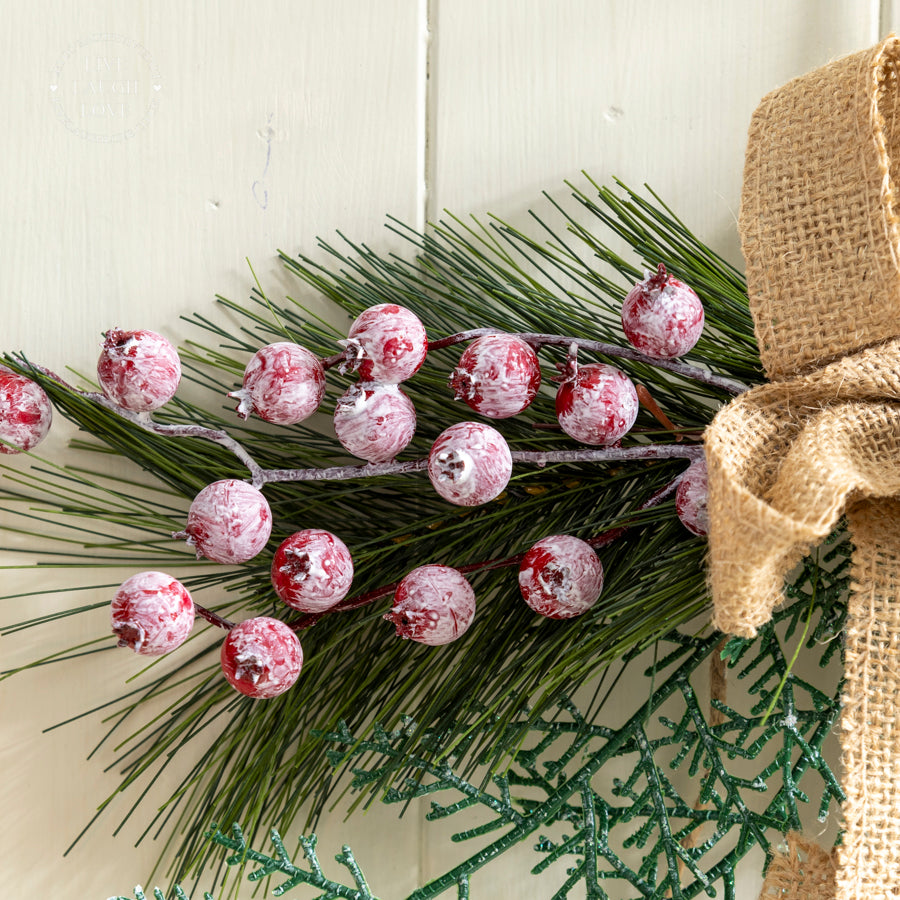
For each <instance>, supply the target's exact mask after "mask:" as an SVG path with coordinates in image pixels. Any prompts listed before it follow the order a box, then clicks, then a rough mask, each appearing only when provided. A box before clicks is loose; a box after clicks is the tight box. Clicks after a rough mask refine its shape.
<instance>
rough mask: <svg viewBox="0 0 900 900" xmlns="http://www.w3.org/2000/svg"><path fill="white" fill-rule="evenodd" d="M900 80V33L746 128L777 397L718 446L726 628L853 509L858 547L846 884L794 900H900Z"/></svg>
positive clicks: (719, 588) (752, 404)
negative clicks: (899, 166)
mask: <svg viewBox="0 0 900 900" xmlns="http://www.w3.org/2000/svg"><path fill="white" fill-rule="evenodd" d="M898 66H900V41H898V40H897V38H895V37H894V36H891V37H889V38H888V39H887V40H885V41H884V42H882V43H881V44H879V45H878V46H877V47H874V48H872V49H871V50H867V51H865V52H863V53H858V54H855V55H853V56H849V57H846V58H844V59H841V60H838V61H837V62H834V63H831V64H829V65H827V66H825V67H823V68H821V69H818V70H816V71H814V72H812V73H810V74H808V75H805V76H804V77H802V78H799V79H796V80H794V81H792V82H790V83H789V84H787V85H785V86H784V87H783V88H780V89H779V90H777V91H774V92H773V93H771V94H769V95H768V96H767V97H765V98H764V100H763V101H762V103H761V104H760V106H759V108H758V109H757V111H756V113H755V115H754V117H753V120H752V123H751V127H750V134H749V143H748V150H747V159H746V167H745V170H744V188H743V195H742V201H741V216H740V229H741V237H742V242H743V251H744V256H745V259H746V263H747V282H748V289H749V294H750V305H751V310H752V312H753V316H754V322H755V327H756V334H757V338H758V340H759V346H760V357H761V359H762V362H763V365H764V367H765V369H766V372H767V374H768V376H769V378H770V383H768V384H765V385H762V386H760V387H757V388H754V389H753V390H750V391H748V392H747V393H746V394H743V395H741V396H740V397H738V398H737V399H736V400H735V401H733V402H732V403H731V404H730V405H729V406H727V407H726V408H725V409H724V410H722V411H721V412H720V413H719V414H718V415H717V416H716V418H715V420H714V422H713V424H712V425H711V426H710V428H709V429H708V432H707V435H706V452H707V460H708V464H709V471H710V533H709V545H710V586H711V590H712V596H713V602H714V607H715V613H714V623H715V625H716V626H717V627H719V628H721V629H722V630H723V631H726V632H731V633H734V634H739V635H753V634H755V632H756V629H757V627H758V626H759V625H760V624H762V623H763V622H765V621H766V620H767V619H768V618H769V617H770V615H771V612H772V609H773V607H774V606H775V604H777V603H778V602H779V601H780V600H781V599H782V590H783V584H784V578H785V575H786V574H787V573H788V572H789V570H790V569H791V568H792V567H793V566H794V565H795V564H796V563H797V562H798V561H799V560H800V559H801V558H802V556H803V555H804V554H806V553H807V552H809V550H810V549H811V548H812V547H813V546H815V545H816V544H817V543H818V542H819V541H821V540H822V539H823V538H824V537H825V536H826V535H828V533H829V532H830V531H831V530H832V529H833V528H834V526H835V525H836V524H837V522H838V520H839V519H840V517H841V516H842V515H843V514H845V513H846V515H847V516H848V519H849V522H850V528H851V530H852V539H853V543H854V546H855V548H856V549H855V552H854V555H853V576H852V594H851V597H850V600H849V618H848V621H847V627H846V633H845V641H846V686H845V689H844V696H843V714H842V720H841V744H842V755H843V765H844V777H843V787H844V790H845V792H846V794H847V800H846V803H845V805H844V807H843V818H844V828H845V831H844V837H843V843H842V846H840V847H839V848H838V850H837V852H836V871H835V872H834V874H833V876H830V877H829V878H828V879H824V880H823V879H822V877H821V871H820V872H818V873H813V872H811V871H809V870H807V872H806V874H805V875H804V874H800V875H798V876H797V880H796V883H790V884H789V883H787V882H784V883H782V882H779V883H778V890H779V891H782V890H784V891H786V892H787V893H786V894H785V893H780V894H779V896H790V897H810V898H811V897H823V898H824V897H835V896H836V897H838V898H840V900H876V898H888V897H892V898H897V897H900V693H898V691H900V402H898V401H900V337H898V335H900V263H898V256H900V227H898V226H900V219H898V202H900V198H898V197H897V195H896V188H895V176H896V172H895V171H893V166H894V160H895V159H897V160H900V89H898ZM801 868H802V866H801ZM832 879H833V880H832ZM826 881H828V882H831V883H830V885H829V884H826ZM814 882H815V883H814Z"/></svg>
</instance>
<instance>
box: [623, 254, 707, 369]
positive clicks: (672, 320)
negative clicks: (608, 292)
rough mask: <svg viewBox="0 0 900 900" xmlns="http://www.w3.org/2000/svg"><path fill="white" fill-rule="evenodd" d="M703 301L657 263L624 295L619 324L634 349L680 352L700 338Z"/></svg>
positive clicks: (659, 355)
mask: <svg viewBox="0 0 900 900" xmlns="http://www.w3.org/2000/svg"><path fill="white" fill-rule="evenodd" d="M703 322H704V315H703V304H702V303H701V302H700V298H699V297H698V296H697V295H696V294H695V293H694V292H693V291H692V290H691V289H690V288H689V287H688V286H687V285H686V284H684V282H682V281H679V280H678V279H677V278H673V277H672V276H671V275H667V274H666V267H665V266H664V265H662V263H660V265H659V270H658V271H657V273H656V275H650V274H649V273H648V274H647V276H646V277H645V278H644V280H643V281H639V282H638V283H637V284H636V285H635V286H634V287H633V288H632V289H631V290H630V291H629V292H628V295H627V296H626V297H625V301H624V303H623V304H622V328H623V329H624V331H625V337H627V338H628V340H629V342H630V343H631V344H632V346H633V347H634V348H635V349H636V350H640V351H641V353H643V354H645V355H646V356H650V357H653V358H654V359H674V358H675V357H677V356H683V355H684V354H685V353H687V352H688V351H689V350H690V349H691V348H692V347H693V346H694V344H696V343H697V341H698V340H700V335H701V333H702V332H703Z"/></svg>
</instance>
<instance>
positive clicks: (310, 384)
mask: <svg viewBox="0 0 900 900" xmlns="http://www.w3.org/2000/svg"><path fill="white" fill-rule="evenodd" d="M228 396H229V397H234V398H235V399H236V400H240V403H238V406H237V414H238V416H240V418H242V419H246V418H247V417H248V416H249V415H250V413H251V412H255V413H256V414H257V415H258V416H259V417H260V418H261V419H265V420H266V421H267V422H273V423H274V424H276V425H296V424H297V422H302V421H303V420H304V419H305V418H307V417H308V416H311V415H312V414H313V413H314V412H315V411H316V409H318V407H319V404H320V403H321V402H322V398H323V397H324V396H325V370H324V369H323V368H322V363H321V361H320V360H319V358H318V357H317V356H316V355H315V354H313V353H310V352H309V350H307V349H305V348H304V347H301V346H300V345H299V344H291V343H288V342H287V341H280V342H278V343H275V344H268V345H267V346H265V347H261V348H260V349H259V350H257V351H256V353H254V354H253V357H252V358H251V360H250V362H249V363H248V364H247V368H246V369H245V370H244V381H243V385H242V387H241V389H240V390H239V391H232V392H231V393H230V394H228Z"/></svg>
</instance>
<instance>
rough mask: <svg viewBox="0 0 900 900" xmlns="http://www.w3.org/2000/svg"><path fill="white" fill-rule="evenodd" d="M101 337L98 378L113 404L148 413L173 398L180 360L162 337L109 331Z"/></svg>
mask: <svg viewBox="0 0 900 900" xmlns="http://www.w3.org/2000/svg"><path fill="white" fill-rule="evenodd" d="M104 338H105V340H104V342H103V351H102V352H101V354H100V359H99V360H98V362H97V378H98V379H99V380H100V387H101V388H102V389H103V393H104V394H106V396H107V397H109V399H110V400H112V402H113V403H115V404H116V405H117V406H121V407H122V408H123V409H128V410H131V411H132V412H149V411H150V410H153V409H159V407H160V406H162V405H163V404H164V403H168V402H169V400H171V399H172V397H174V396H175V391H176V390H177V389H178V382H179V380H180V379H181V361H180V360H179V359H178V353H177V352H176V350H175V348H174V347H173V346H172V345H171V344H170V343H169V342H168V341H167V340H166V339H165V338H164V337H163V336H162V335H161V334H157V333H156V332H155V331H120V330H119V329H118V328H111V329H110V330H109V331H107V332H106V333H105V335H104Z"/></svg>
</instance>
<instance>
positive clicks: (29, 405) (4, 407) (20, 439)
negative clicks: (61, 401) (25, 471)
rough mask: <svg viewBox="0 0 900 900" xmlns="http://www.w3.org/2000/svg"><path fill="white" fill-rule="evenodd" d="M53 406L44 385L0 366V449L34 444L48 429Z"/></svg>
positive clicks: (20, 448) (8, 450)
mask: <svg viewBox="0 0 900 900" xmlns="http://www.w3.org/2000/svg"><path fill="white" fill-rule="evenodd" d="M52 420H53V407H52V406H51V404H50V398H49V397H48V396H47V394H46V393H45V392H44V389H43V388H42V387H41V386H40V385H39V384H37V383H36V382H34V381H32V380H31V379H30V378H25V377H24V376H23V375H17V374H16V373H15V372H11V371H10V370H9V369H7V368H5V367H3V366H0V453H21V452H22V451H24V450H31V449H32V448H33V447H36V446H37V445H38V444H39V443H40V442H41V441H42V440H43V439H44V438H45V437H46V436H47V432H48V431H49V430H50V423H51V422H52Z"/></svg>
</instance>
